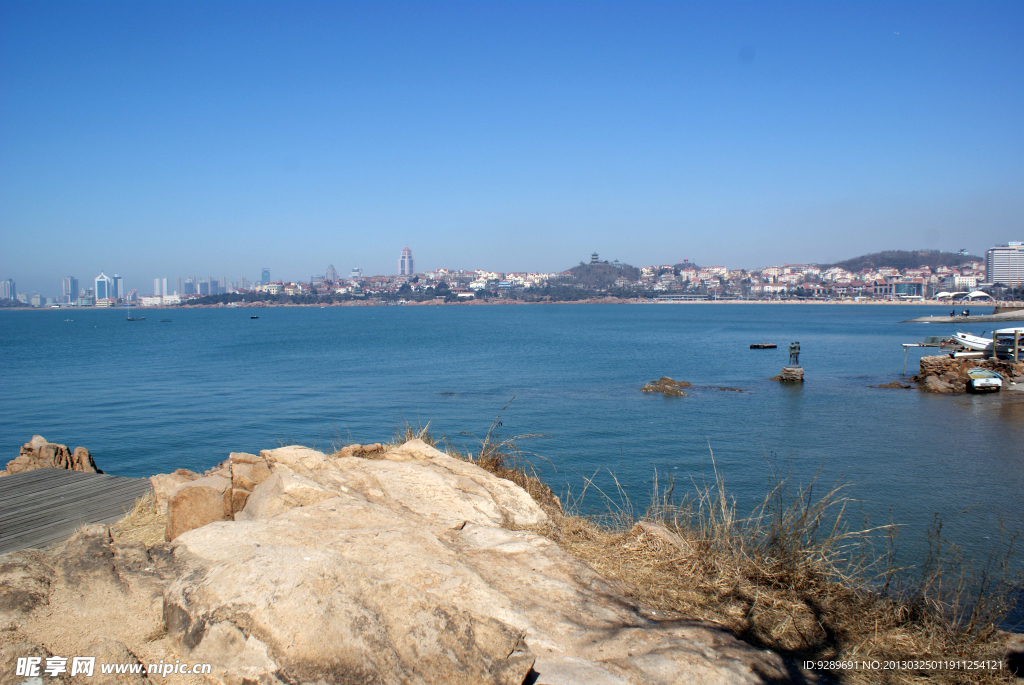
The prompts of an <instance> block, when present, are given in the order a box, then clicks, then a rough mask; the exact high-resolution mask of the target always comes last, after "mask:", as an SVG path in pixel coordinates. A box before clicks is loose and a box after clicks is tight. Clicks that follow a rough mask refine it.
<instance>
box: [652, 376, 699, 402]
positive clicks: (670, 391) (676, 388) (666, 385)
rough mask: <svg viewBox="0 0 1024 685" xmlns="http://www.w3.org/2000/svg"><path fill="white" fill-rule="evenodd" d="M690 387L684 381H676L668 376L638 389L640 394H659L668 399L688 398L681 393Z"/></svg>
mask: <svg viewBox="0 0 1024 685" xmlns="http://www.w3.org/2000/svg"><path fill="white" fill-rule="evenodd" d="M689 387H692V386H691V385H690V384H689V383H687V382H686V381H677V380H673V379H671V378H669V377H668V376H662V377H661V378H659V379H658V380H656V381H651V382H650V383H648V384H647V385H645V386H644V387H642V388H640V392H660V393H663V394H664V395H666V396H668V397H688V395H687V394H686V393H685V392H683V388H689Z"/></svg>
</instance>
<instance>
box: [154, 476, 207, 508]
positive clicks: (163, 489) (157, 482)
mask: <svg viewBox="0 0 1024 685" xmlns="http://www.w3.org/2000/svg"><path fill="white" fill-rule="evenodd" d="M199 477H200V476H199V474H198V473H193V472H192V471H187V470H185V469H178V470H177V471H175V472H174V473H158V474H156V475H155V476H150V477H149V484H150V485H152V486H153V499H154V500H155V501H156V508H157V511H159V512H160V513H161V514H166V513H167V502H168V501H169V500H170V499H171V497H172V496H173V495H174V492H175V491H176V490H177V489H178V488H179V487H181V486H182V485H184V484H185V483H191V482H192V481H194V480H197V479H198V478H199Z"/></svg>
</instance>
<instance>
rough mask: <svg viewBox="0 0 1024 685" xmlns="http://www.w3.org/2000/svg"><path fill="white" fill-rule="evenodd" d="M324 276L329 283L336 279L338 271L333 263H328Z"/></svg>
mask: <svg viewBox="0 0 1024 685" xmlns="http://www.w3.org/2000/svg"><path fill="white" fill-rule="evenodd" d="M324 278H326V279H327V280H328V281H329V282H330V283H334V282H335V281H336V280H338V271H337V270H336V269H335V268H334V265H333V264H330V265H328V267H327V271H326V272H325V273H324Z"/></svg>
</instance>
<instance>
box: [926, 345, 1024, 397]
mask: <svg viewBox="0 0 1024 685" xmlns="http://www.w3.org/2000/svg"><path fill="white" fill-rule="evenodd" d="M974 368H982V369H990V370H992V371H995V372H996V373H998V374H999V375H1001V376H1002V377H1003V380H1004V381H1005V382H1010V381H1013V380H1014V379H1016V380H1017V381H1024V362H1016V363H1015V362H1012V361H1005V360H1001V359H996V360H993V359H954V358H953V357H951V356H949V355H948V354H944V355H936V356H933V357H921V370H920V372H919V373H918V374H917V375H916V376H914V378H913V380H914V381H915V382H916V383H917V384H918V385H917V387H918V389H919V390H923V391H924V392H939V393H958V392H967V381H968V380H970V379H969V377H968V376H967V372H968V371H969V370H970V369H974Z"/></svg>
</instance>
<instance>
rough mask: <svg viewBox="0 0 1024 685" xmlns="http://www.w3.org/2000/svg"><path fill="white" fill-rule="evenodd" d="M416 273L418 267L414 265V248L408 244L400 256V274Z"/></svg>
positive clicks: (409, 274) (410, 274)
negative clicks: (410, 247)
mask: <svg viewBox="0 0 1024 685" xmlns="http://www.w3.org/2000/svg"><path fill="white" fill-rule="evenodd" d="M414 273H416V269H415V267H414V266H413V261H412V250H410V249H409V246H408V245H406V246H405V249H403V250H402V256H401V257H399V258H398V275H399V276H412V275H413V274H414Z"/></svg>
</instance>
